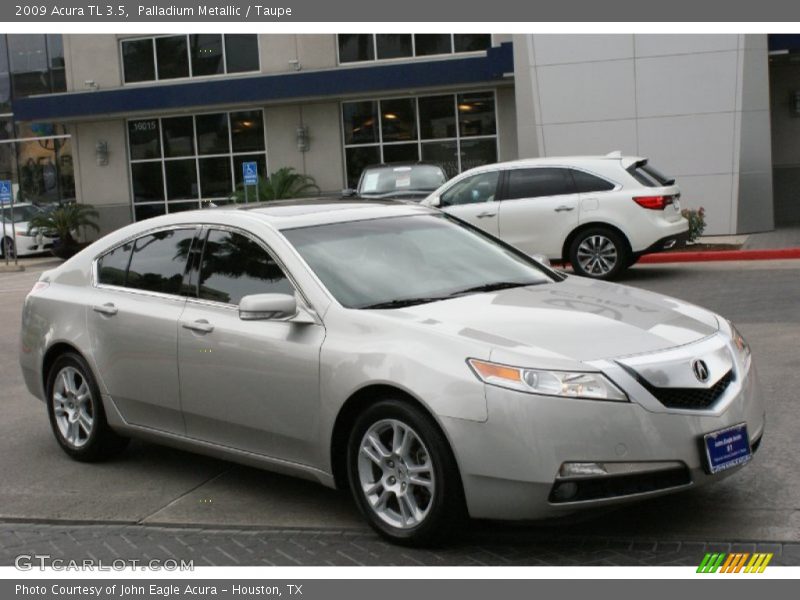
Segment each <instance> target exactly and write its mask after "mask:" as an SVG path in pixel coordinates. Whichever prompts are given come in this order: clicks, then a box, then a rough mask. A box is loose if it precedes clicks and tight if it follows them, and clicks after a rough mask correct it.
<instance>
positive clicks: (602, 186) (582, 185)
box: [571, 169, 617, 194]
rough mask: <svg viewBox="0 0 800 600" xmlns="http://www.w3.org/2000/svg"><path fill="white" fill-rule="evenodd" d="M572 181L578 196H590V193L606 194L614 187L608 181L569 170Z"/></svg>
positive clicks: (589, 174) (584, 172) (575, 170)
mask: <svg viewBox="0 0 800 600" xmlns="http://www.w3.org/2000/svg"><path fill="white" fill-rule="evenodd" d="M571 172H572V179H574V180H575V188H576V189H577V191H578V193H580V194H590V193H592V192H607V191H609V190H613V189H614V188H615V187H617V186H616V185H614V184H613V183H611V182H610V181H606V180H605V179H603V178H601V177H597V176H596V175H592V174H591V173H587V172H586V171H578V170H577V169H571Z"/></svg>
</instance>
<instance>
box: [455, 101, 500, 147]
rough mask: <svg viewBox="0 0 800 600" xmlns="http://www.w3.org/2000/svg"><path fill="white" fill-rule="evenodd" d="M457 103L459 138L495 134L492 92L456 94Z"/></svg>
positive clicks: (495, 124)
mask: <svg viewBox="0 0 800 600" xmlns="http://www.w3.org/2000/svg"><path fill="white" fill-rule="evenodd" d="M457 102H458V131H459V135H461V137H467V136H472V135H494V134H495V133H497V123H496V116H495V109H494V94H493V93H492V92H474V93H469V94H458V96H457Z"/></svg>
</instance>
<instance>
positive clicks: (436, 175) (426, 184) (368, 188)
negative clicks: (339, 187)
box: [358, 165, 447, 196]
mask: <svg viewBox="0 0 800 600" xmlns="http://www.w3.org/2000/svg"><path fill="white" fill-rule="evenodd" d="M445 181H447V176H446V175H445V174H444V171H443V170H442V169H441V167H437V166H435V165H406V166H396V167H374V168H370V169H367V170H366V171H364V174H363V175H362V176H361V181H360V183H359V188H358V193H359V194H360V195H367V196H381V195H397V194H407V193H408V194H410V193H414V192H416V193H419V192H432V191H434V190H435V189H436V188H438V187H439V186H440V185H442V184H443V183H444V182H445Z"/></svg>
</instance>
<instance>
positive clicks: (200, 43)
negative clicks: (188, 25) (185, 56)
mask: <svg viewBox="0 0 800 600" xmlns="http://www.w3.org/2000/svg"><path fill="white" fill-rule="evenodd" d="M189 50H190V52H191V56H192V75H193V76H194V77H198V76H203V75H219V74H220V73H223V72H224V71H225V66H224V65H223V63H222V36H221V35H219V34H200V35H190V36H189Z"/></svg>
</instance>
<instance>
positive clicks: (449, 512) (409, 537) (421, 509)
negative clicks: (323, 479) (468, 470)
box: [347, 399, 465, 545]
mask: <svg viewBox="0 0 800 600" xmlns="http://www.w3.org/2000/svg"><path fill="white" fill-rule="evenodd" d="M347 474H348V481H349V484H350V490H351V492H352V494H353V497H354V499H355V501H356V504H357V505H358V507H359V509H360V510H361V512H362V514H363V515H364V516H365V517H366V519H367V521H368V522H369V524H370V525H371V526H372V527H373V528H374V529H375V530H376V531H377V532H378V533H379V534H381V535H382V536H384V537H385V538H388V539H389V540H391V541H393V542H395V543H399V544H405V545H429V544H433V543H436V542H441V541H444V540H445V539H446V538H447V536H448V534H450V533H451V532H452V530H453V529H454V527H455V525H456V524H457V523H458V522H459V521H460V520H461V518H462V517H463V516H464V513H465V510H464V501H463V492H462V488H461V479H460V477H459V474H458V466H457V465H456V462H455V459H454V457H453V454H452V452H451V450H450V447H449V445H448V443H447V440H446V439H445V438H444V436H443V435H442V434H441V432H440V431H439V429H438V428H437V426H436V424H435V423H434V422H433V420H432V419H431V418H430V417H429V416H428V415H427V414H426V413H424V412H423V411H422V410H420V409H418V408H416V407H415V406H413V405H411V404H409V403H406V402H404V401H401V400H394V399H388V400H383V401H380V402H377V403H375V404H373V405H371V406H370V407H369V408H368V409H367V410H366V411H364V413H362V414H361V416H360V417H359V418H358V419H357V420H356V423H355V425H354V427H353V429H352V431H351V433H350V438H349V441H348V447H347Z"/></svg>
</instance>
